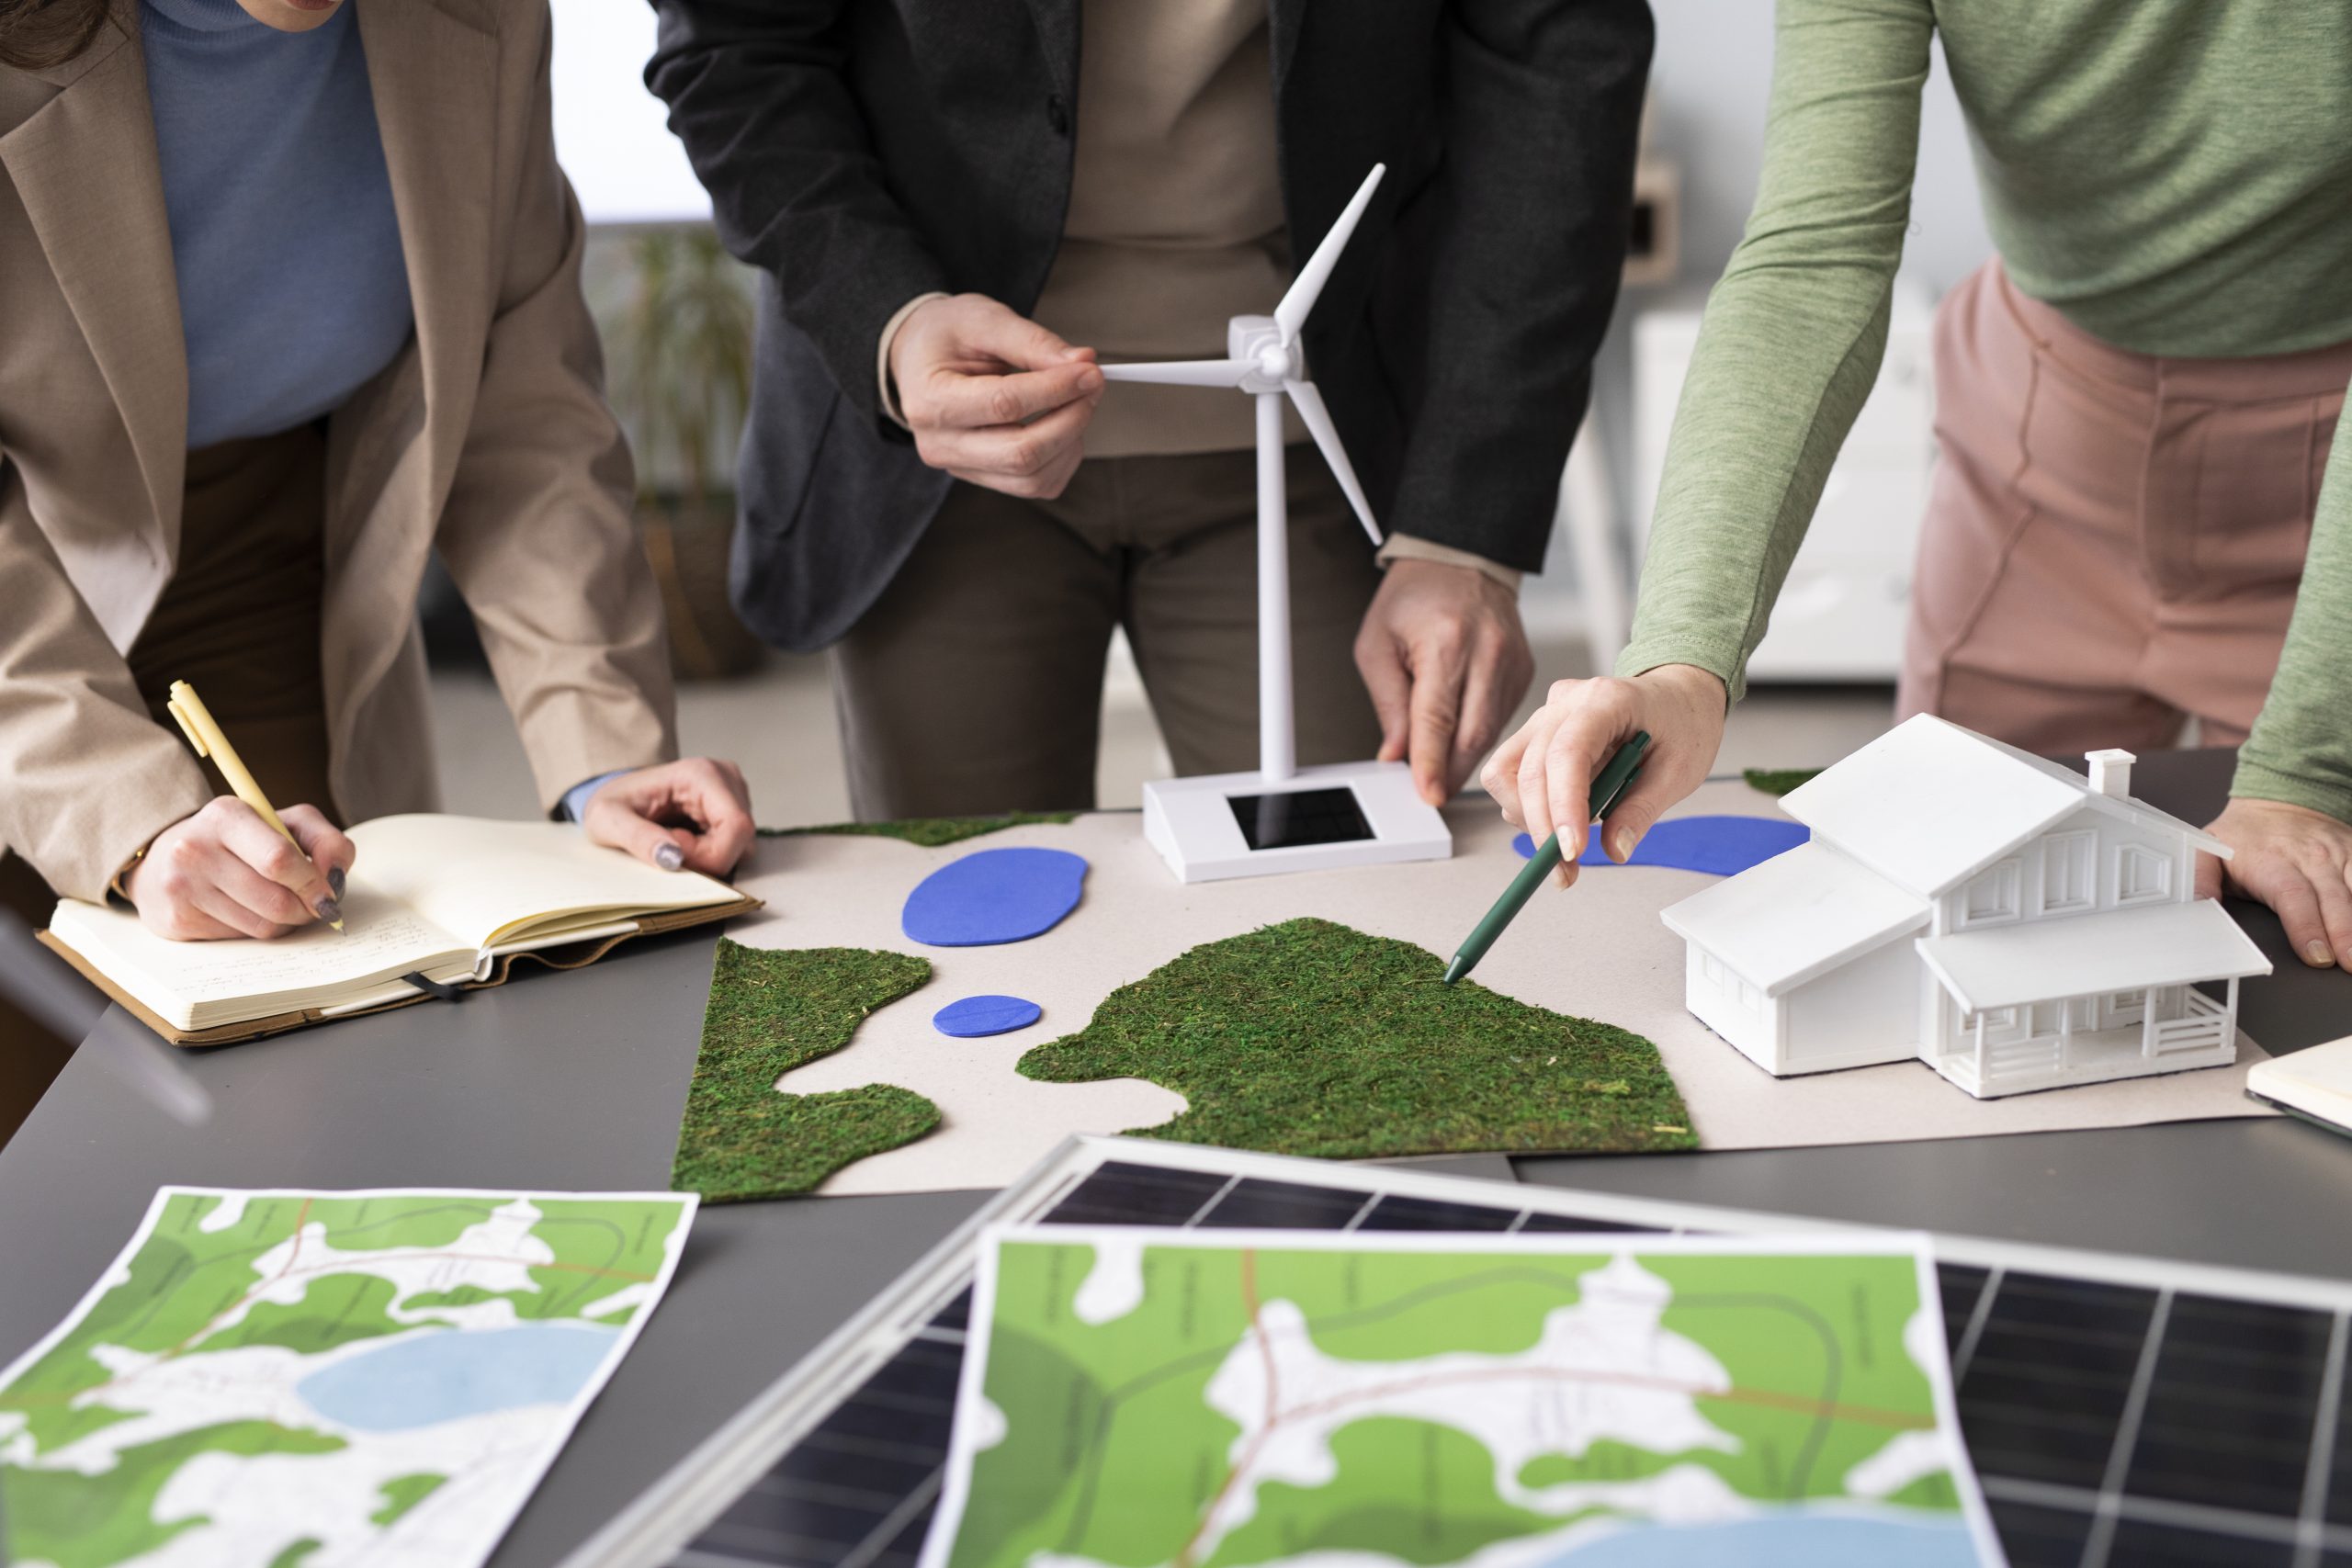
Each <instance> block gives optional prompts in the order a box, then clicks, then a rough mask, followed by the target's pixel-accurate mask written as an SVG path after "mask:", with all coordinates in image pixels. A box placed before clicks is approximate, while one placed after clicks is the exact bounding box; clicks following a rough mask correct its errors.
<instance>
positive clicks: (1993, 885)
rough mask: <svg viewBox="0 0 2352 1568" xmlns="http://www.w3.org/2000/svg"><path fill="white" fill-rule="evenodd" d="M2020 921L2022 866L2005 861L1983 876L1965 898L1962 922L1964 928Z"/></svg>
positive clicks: (1969, 889) (1976, 881)
mask: <svg viewBox="0 0 2352 1568" xmlns="http://www.w3.org/2000/svg"><path fill="white" fill-rule="evenodd" d="M2017 918H2018V863H2017V862H2016V860H2014V859H2010V860H2005V861H2003V862H2002V863H2000V864H1998V865H1996V866H1995V867H1994V868H1993V869H1992V870H1990V871H1987V872H1984V873H1981V874H1979V875H1978V876H1977V878H1976V880H1975V881H1973V882H1971V883H1970V884H1969V885H1968V889H1967V891H1966V893H1965V894H1963V895H1962V899H1961V906H1960V923H1961V924H1962V926H1983V925H1991V924H1993V923H1995V922H1996V921H1999V920H2014V919H2017Z"/></svg>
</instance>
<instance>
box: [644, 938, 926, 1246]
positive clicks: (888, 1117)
mask: <svg viewBox="0 0 2352 1568" xmlns="http://www.w3.org/2000/svg"><path fill="white" fill-rule="evenodd" d="M930 978H931V965H930V964H928V963H927V962H925V961H924V960H922V959H920V958H911V957H909V956H908V955H906V954H905V953H876V952H870V951H867V950H866V949H864V948H854V947H815V948H800V949H788V950H783V951H771V950H769V949H766V948H757V947H745V946H744V945H743V944H741V942H732V941H729V940H728V939H727V938H725V937H721V938H720V939H719V942H718V956H717V957H716V958H715V959H714V960H713V961H712V965H711V975H710V1001H709V1004H708V1006H707V1008H706V1010H704V1013H703V1020H702V1051H701V1053H700V1055H697V1056H696V1057H695V1077H694V1084H693V1086H692V1087H691V1088H690V1089H687V1091H686V1114H685V1121H684V1123H683V1124H682V1125H681V1126H680V1127H679V1129H678V1154H677V1158H676V1160H675V1162H674V1163H673V1165H672V1167H671V1170H670V1185H671V1186H672V1187H673V1188H674V1189H676V1190H679V1191H682V1192H684V1191H694V1192H699V1193H701V1194H702V1195H703V1197H704V1199H705V1200H706V1201H709V1202H713V1203H732V1202H738V1201H745V1200H748V1199H753V1198H781V1197H786V1196H788V1195H790V1194H792V1193H796V1192H808V1191H811V1190H814V1189H815V1188H816V1186H817V1184H818V1183H819V1182H820V1181H822V1180H824V1179H825V1178H827V1177H828V1176H831V1174H832V1173H833V1172H834V1171H837V1170H839V1169H841V1168H842V1167H843V1166H845V1165H848V1164H850V1163H851V1162H852V1161H854V1160H860V1159H864V1158H865V1156H867V1155H875V1154H880V1153H881V1152H882V1151H883V1150H885V1149H895V1148H897V1147H899V1145H902V1144H910V1143H912V1142H914V1141H915V1140H916V1139H917V1138H920V1137H922V1135H923V1134H926V1133H929V1132H930V1131H931V1130H932V1129H933V1128H934V1127H936V1126H938V1125H939V1107H938V1106H936V1105H933V1103H932V1102H931V1101H930V1100H925V1099H924V1098H923V1097H922V1095H919V1094H916V1093H914V1092H913V1091H912V1090H910V1089H898V1088H894V1087H892V1086H891V1085H888V1084H871V1085H868V1086H866V1087H865V1088H863V1089H838V1090H835V1091H834V1092H832V1093H831V1094H785V1093H782V1092H780V1091H778V1089H776V1087H775V1085H776V1080H777V1079H778V1078H780V1077H783V1076H784V1075H785V1074H786V1073H788V1072H790V1071H791V1070H792V1069H793V1068H795V1067H797V1066H801V1065H802V1064H804V1063H808V1062H813V1061H815V1060H816V1059H817V1058H818V1057H820V1056H823V1055H830V1054H831V1053H832V1052H835V1051H838V1050H840V1049H841V1048H842V1046H844V1045H846V1044H848V1043H849V1042H850V1037H851V1036H852V1035H854V1034H855V1033H856V1032H857V1026H858V1024H859V1023H861V1022H862V1021H864V1020H865V1015H866V1014H868V1013H870V1012H872V1011H873V1010H875V1009H876V1008H878V1007H882V1006H885V1005H887V1004H888V1003H890V1002H894V1001H896V1000H898V999H899V998H900V997H903V996H905V995H907V994H908V993H909V992H910V991H913V990H915V989H916V988H917V987H921V986H922V984H923V983H924V982H925V981H926V980H929V979H930Z"/></svg>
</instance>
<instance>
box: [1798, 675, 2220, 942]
mask: <svg viewBox="0 0 2352 1568" xmlns="http://www.w3.org/2000/svg"><path fill="white" fill-rule="evenodd" d="M2085 806H2089V807H2093V808H2094V809H2096V810H2098V811H2101V812H2104V813H2106V814H2107V815H2109V816H2111V817H2114V818H2119V819H2120V820H2124V821H2131V822H2136V823H2138V824H2140V825H2142V826H2146V827H2154V828H2159V829H2164V830H2166V831H2170V832H2177V833H2179V834H2182V835H2183V836H2185V837H2187V838H2188V840H2190V841H2191V842H2192V843H2194V844H2196V846H2197V847H2198V848H2199V849H2202V850H2206V851H2208V852H2214V853H2221V854H2223V855H2226V854H2227V849H2226V848H2225V847H2224V846H2222V844H2221V842H2220V840H2216V839H2213V838H2211V836H2210V835H2208V834H2206V833H2203V832H2201V831H2199V829H2195V828H2192V827H2190V826H2189V825H2188V823H2186V822H2183V821H2181V820H2180V819H2179V818H2175V817H2170V816H2167V815H2166V814H2165V813H2164V812H2161V811H2158V810H2156V809H2155V808H2154V807H2150V806H2143V805H2142V804H2141V803H2140V802H2138V801H2136V800H2130V799H2121V798H2118V797H2116V796H2112V795H2101V794H2099V793H2098V791H2096V790H2094V789H2092V788H2091V786H2090V783H2089V781H2088V780H2086V779H2085V778H2084V777H2082V776H2081V775H2080V774H2078V773H2074V772H2072V771H2070V770H2069V769H2067V768H2065V767H2064V766H2062V765H2060V764H2059V763H2056V762H2052V761H2048V760H2046V759H2044V758H2041V757H2036V756H2034V755H2032V754H2031V753H2030V752H2026V751H2020V750H2018V749H2017V748H2016V747H2014V746H2007V745H2004V744H2002V743H2001V742H2000V741H1997V740H1993V739H1987V738H1986V737H1985V736H1982V735H1979V734H1977V733H1976V732H1975V731H1974V730H1972V729H1962V728H1961V727H1960V726H1958V725H1956V724H1951V723H1948V722H1946V721H1945V720H1943V719H1940V718H1936V717H1933V716H1929V715H1927V714H1919V715H1916V716H1913V717H1911V718H1908V719H1905V721H1904V722H1903V723H1901V724H1899V725H1897V726H1895V727H1894V728H1893V729H1890V730H1888V731H1887V732H1886V733H1885V734H1884V735H1882V736H1880V737H1879V738H1878V739H1875V740H1873V741H1871V743H1870V744H1869V745H1867V746H1865V747H1863V748H1862V749H1861V750H1859V751H1857V752H1855V753H1854V754H1853V755H1852V756H1850V757H1849V758H1847V759H1846V760H1845V761H1842V762H1839V763H1838V764H1837V765H1836V766H1835V767H1832V768H1829V769H1827V770H1826V771H1824V772H1823V773H1821V774H1819V775H1818V776H1817V777H1815V778H1813V779H1811V780H1809V781H1807V782H1806V783H1804V784H1800V785H1798V786H1797V787H1796V788H1795V789H1793V790H1791V791H1790V792H1789V793H1788V794H1787V795H1783V796H1781V809H1782V810H1784V811H1786V812H1787V813H1788V814H1789V815H1790V816H1792V817H1793V818H1796V819H1797V820H1798V821H1800V822H1802V823H1804V825H1805V826H1806V827H1808V828H1811V829H1813V831H1814V834H1815V837H1817V838H1820V839H1824V840H1827V841H1828V842H1830V843H1832V844H1835V845H1836V846H1838V848H1839V849H1841V850H1843V851H1845V852H1847V853H1848V854H1849V855H1851V856H1852V857H1853V858H1854V859H1856V860H1858V861H1860V863H1862V864H1864V865H1866V866H1868V867H1869V868H1870V869H1871V870H1872V871H1874V872H1876V873H1878V874H1880V875H1881V876H1883V877H1885V878H1886V879H1887V880H1888V881H1890V882H1893V883H1894V884H1895V885H1896V886H1899V887H1902V888H1903V889H1905V891H1907V892H1910V893H1913V894H1916V895H1917V896H1918V897H1923V898H1933V897H1936V896H1938V895H1939V894H1940V893H1942V892H1943V891H1944V890H1945V889H1947V888H1949V887H1951V886H1954V885H1955V884H1958V883H1960V882H1962V881H1965V880H1966V879H1967V878H1969V877H1970V876H1973V875H1974V874H1976V873H1977V872H1978V871H1979V870H1981V869H1983V868H1984V867H1985V865H1987V864H1989V863H1992V862H1994V861H1996V860H1998V859H1999V858H2001V857H2002V856H2003V855H2005V854H2007V853H2009V852H2012V851H2014V850H2015V849H2017V848H2018V846H2019V845H2020V844H2023V843H2025V842H2026V841H2027V840H2030V839H2031V838H2032V837H2033V836H2034V835H2035V834H2037V833H2039V832H2041V831H2042V829H2046V828H2048V827H2050V826H2051V825H2052V824H2053V823H2055V822H2057V821H2058V820H2059V819H2060V818H2064V817H2066V816H2068V815H2069V814H2071V813H2073V812H2074V811H2075V810H2077V809H2079V808H2081V807H2085Z"/></svg>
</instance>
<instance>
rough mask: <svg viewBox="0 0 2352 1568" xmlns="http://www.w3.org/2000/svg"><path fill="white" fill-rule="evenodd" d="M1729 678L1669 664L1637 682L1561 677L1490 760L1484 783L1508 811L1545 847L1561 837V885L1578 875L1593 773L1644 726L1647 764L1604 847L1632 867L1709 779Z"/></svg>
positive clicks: (1612, 818) (1612, 820) (1615, 814)
mask: <svg viewBox="0 0 2352 1568" xmlns="http://www.w3.org/2000/svg"><path fill="white" fill-rule="evenodd" d="M1725 702H1726V699H1725V696H1724V683H1723V682H1722V681H1721V680H1719V679H1718V678H1717V677H1715V676H1714V675H1713V674H1712V673H1710V672H1709V671H1704V670H1702V669H1700V668H1698V667H1697V666H1696V665H1691V664H1661V665H1659V666H1658V667H1657V669H1655V670H1649V671H1644V672H1643V673H1641V674H1639V675H1636V676H1634V678H1633V679H1632V680H1630V681H1620V680H1610V679H1601V680H1592V681H1555V682H1552V690H1551V692H1550V693H1549V694H1548V695H1547V696H1546V698H1545V700H1544V705H1543V706H1542V707H1541V708H1539V709H1537V710H1536V712H1535V715H1534V716H1533V717H1532V718H1530V719H1529V720H1528V721H1527V722H1526V723H1525V724H1523V725H1521V727H1520V730H1519V733H1518V734H1516V735H1514V736H1512V737H1511V738H1510V739H1509V740H1506V741H1504V742H1503V743H1502V745H1501V746H1500V747H1499V748H1498V749H1497V750H1496V751H1495V754H1494V755H1493V756H1492V757H1489V758H1488V759H1487V766H1486V768H1485V770H1484V771H1483V772H1482V773H1480V775H1479V783H1481V784H1485V785H1486V786H1487V794H1488V795H1493V796H1494V797H1495V801H1496V804H1498V805H1499V806H1500V807H1502V808H1503V816H1504V817H1505V818H1509V819H1510V821H1511V822H1512V823H1513V824H1514V825H1516V826H1518V827H1521V828H1524V829H1526V830H1527V836H1528V837H1529V838H1531V839H1532V840H1535V841H1536V842H1537V843H1539V844H1541V843H1542V842H1543V841H1544V840H1545V839H1548V838H1550V837H1551V836H1552V834H1553V833H1554V832H1555V830H1556V831H1557V832H1558V833H1559V835H1560V886H1563V887H1566V886H1568V885H1569V884H1570V883H1572V882H1574V881H1575V880H1576V879H1577V856H1578V855H1580V854H1582V853H1583V852H1584V843H1585V829H1587V828H1588V827H1589V825H1590V818H1589V817H1588V815H1587V813H1586V807H1587V806H1588V804H1589V801H1590V799H1591V795H1592V779H1593V775H1594V774H1595V773H1599V772H1600V770H1601V768H1602V767H1604V766H1605V765H1606V764H1607V763H1608V761H1609V759H1610V757H1611V755H1612V754H1614V753H1615V751H1616V750H1617V748H1618V747H1619V746H1621V745H1623V744H1624V743H1625V742H1626V741H1628V740H1631V739H1633V738H1634V732H1635V731H1637V730H1644V729H1646V730H1648V731H1649V735H1650V744H1649V749H1648V750H1645V751H1644V752H1643V753H1642V769H1641V772H1640V773H1638V774H1636V775H1635V776H1634V783H1633V786H1632V787H1631V788H1629V789H1628V790H1626V792H1625V793H1624V795H1623V796H1622V797H1620V798H1619V800H1618V802H1617V806H1616V808H1615V809H1614V810H1612V811H1611V812H1610V814H1609V831H1608V833H1607V834H1606V835H1605V837H1604V839H1603V840H1602V844H1601V848H1602V850H1603V852H1606V853H1607V854H1608V856H1609V858H1610V859H1611V860H1613V861H1615V862H1617V863H1619V864H1621V865H1622V864H1623V863H1625V861H1626V860H1627V859H1629V858H1630V857H1631V856H1632V855H1633V852H1634V845H1636V844H1638V843H1640V842H1641V841H1642V835H1643V834H1645V833H1646V832H1648V831H1649V830H1650V824H1652V823H1653V822H1656V821H1657V819H1658V818H1659V817H1660V816H1662V815H1663V814H1664V813H1665V811H1666V808H1667V807H1669V806H1672V805H1673V804H1674V803H1675V802H1676V801H1678V800H1680V799H1681V798H1682V797H1683V796H1684V795H1689V794H1690V793H1691V791H1692V790H1694V789H1696V788H1698V787H1699V785H1700V784H1702V782H1704V781H1705V779H1706V776H1707V770H1708V769H1710V768H1712V767H1713V766H1714V763H1715V752H1716V751H1717V750H1720V749H1721V748H1722V746H1723V743H1724V706H1725Z"/></svg>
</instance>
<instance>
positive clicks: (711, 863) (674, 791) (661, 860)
mask: <svg viewBox="0 0 2352 1568" xmlns="http://www.w3.org/2000/svg"><path fill="white" fill-rule="evenodd" d="M580 826H581V828H582V829H583V830H584V831H585V832H586V833H587V835H588V837H589V838H590V839H592V840H594V841H595V842H597V843H600V844H609V845H611V846H612V847H613V848H614V849H616V850H624V851H627V852H628V853H630V854H633V855H635V856H637V858H638V859H639V860H642V861H647V862H650V863H652V864H654V865H658V866H660V867H661V868H662V870H663V871H676V870H679V869H680V868H681V867H684V868H686V869H690V870H694V871H699V872H702V873H703V874H706V875H708V876H725V875H726V874H728V872H729V871H731V870H732V869H734V865H735V863H736V862H737V861H739V860H741V859H742V858H743V852H744V851H745V850H747V849H749V848H751V846H752V835H753V834H754V832H755V831H756V829H754V828H753V827H752V795H751V792H750V791H749V790H747V789H745V788H744V787H743V770H742V769H741V768H739V767H737V766H736V765H735V764H734V763H732V762H721V761H715V760H714V759H712V758H709V757H687V758H684V759H683V760H681V761H675V762H662V763H660V764H658V765H656V766H654V767H650V768H639V769H638V770H637V771H636V772H634V773H623V774H622V775H621V776H620V777H618V778H616V779H612V780H609V781H607V782H606V783H605V784H600V785H598V786H597V788H596V793H595V794H594V795H590V796H589V797H588V807H587V810H586V811H585V812H583V813H582V816H581V818H580Z"/></svg>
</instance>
